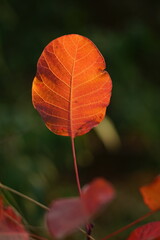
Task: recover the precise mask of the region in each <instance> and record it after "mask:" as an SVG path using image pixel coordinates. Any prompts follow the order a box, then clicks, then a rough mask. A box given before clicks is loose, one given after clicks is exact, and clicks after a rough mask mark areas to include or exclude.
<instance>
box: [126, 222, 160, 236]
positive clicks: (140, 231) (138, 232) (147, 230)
mask: <svg viewBox="0 0 160 240" xmlns="http://www.w3.org/2000/svg"><path fill="white" fill-rule="evenodd" d="M159 239H160V221H157V222H151V223H147V224H145V225H143V226H141V227H138V228H136V229H135V230H134V231H133V232H132V233H131V234H130V236H129V238H128V240H159Z"/></svg>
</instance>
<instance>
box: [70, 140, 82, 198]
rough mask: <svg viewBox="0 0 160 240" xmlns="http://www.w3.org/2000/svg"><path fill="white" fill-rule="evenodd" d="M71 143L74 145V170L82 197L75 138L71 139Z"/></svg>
mask: <svg viewBox="0 0 160 240" xmlns="http://www.w3.org/2000/svg"><path fill="white" fill-rule="evenodd" d="M71 143H72V154H73V162H74V170H75V175H76V182H77V187H78V191H79V195H80V196H81V195H82V190H81V184H80V179H79V173H78V167H77V159H76V152H75V145H74V138H73V137H71Z"/></svg>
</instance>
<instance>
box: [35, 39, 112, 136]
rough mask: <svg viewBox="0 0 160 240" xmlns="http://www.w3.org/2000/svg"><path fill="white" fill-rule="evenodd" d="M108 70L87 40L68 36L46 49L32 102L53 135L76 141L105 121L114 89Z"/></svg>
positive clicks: (53, 42) (42, 56)
mask: <svg viewBox="0 0 160 240" xmlns="http://www.w3.org/2000/svg"><path fill="white" fill-rule="evenodd" d="M105 68H106V65H105V61H104V58H103V56H102V55H101V53H100V52H99V50H98V49H97V47H96V46H95V45H94V44H93V43H92V41H90V40H89V39H88V38H86V37H83V36H80V35H77V34H70V35H65V36H62V37H59V38H57V39H55V40H53V41H52V42H50V43H49V44H48V45H47V46H46V47H45V49H44V50H43V52H42V54H41V56H40V58H39V60H38V64H37V73H36V76H35V78H34V81H33V86H32V101H33V105H34V107H35V108H36V109H37V110H38V112H39V113H40V115H41V116H42V118H43V120H44V122H45V124H46V126H47V127H48V128H49V129H50V130H51V131H52V132H54V133H56V134H59V135H63V136H71V137H75V136H78V135H83V134H85V133H87V132H89V131H90V129H92V128H93V127H95V126H96V125H98V123H100V122H101V121H102V119H103V118H104V116H105V112H106V107H107V106H108V104H109V101H110V97H111V88H112V83H111V78H110V76H109V74H108V73H107V72H106V71H105V70H104V69H105Z"/></svg>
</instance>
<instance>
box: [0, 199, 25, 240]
mask: <svg viewBox="0 0 160 240" xmlns="http://www.w3.org/2000/svg"><path fill="white" fill-rule="evenodd" d="M0 240H29V235H28V233H27V232H26V230H25V228H24V226H23V224H22V221H21V217H20V216H19V215H18V214H17V213H15V211H14V209H13V208H12V207H10V206H7V207H6V206H4V205H3V200H2V198H0Z"/></svg>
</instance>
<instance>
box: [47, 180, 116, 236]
mask: <svg viewBox="0 0 160 240" xmlns="http://www.w3.org/2000/svg"><path fill="white" fill-rule="evenodd" d="M114 196H115V191H114V188H113V187H112V185H111V184H110V183H109V182H107V181H105V180H104V179H102V178H97V179H95V180H94V181H92V182H91V183H90V184H88V185H87V186H85V187H84V188H83V189H82V196H81V198H80V197H76V198H64V199H58V200H55V201H53V203H52V204H51V207H50V209H49V211H48V212H47V214H46V223H47V227H48V231H49V232H50V234H51V235H52V236H53V237H56V238H62V237H64V236H66V235H68V234H70V233H72V232H74V231H76V230H78V227H80V226H82V225H85V224H86V223H88V221H89V220H90V219H91V218H92V217H93V216H94V215H95V214H96V213H98V211H99V210H100V209H101V208H102V207H103V206H104V205H105V204H107V203H109V202H110V201H111V200H112V199H113V198H114Z"/></svg>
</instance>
